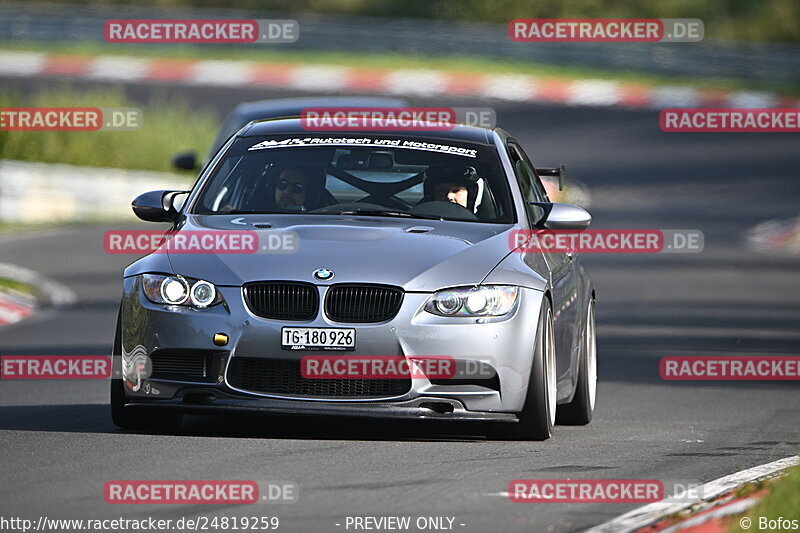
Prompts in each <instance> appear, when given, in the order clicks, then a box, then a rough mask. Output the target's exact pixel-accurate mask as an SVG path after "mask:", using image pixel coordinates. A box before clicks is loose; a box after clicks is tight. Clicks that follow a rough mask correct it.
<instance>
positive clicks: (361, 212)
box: [329, 209, 444, 220]
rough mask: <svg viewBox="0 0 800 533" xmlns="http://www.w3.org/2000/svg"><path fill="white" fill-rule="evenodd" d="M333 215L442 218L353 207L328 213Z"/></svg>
mask: <svg viewBox="0 0 800 533" xmlns="http://www.w3.org/2000/svg"><path fill="white" fill-rule="evenodd" d="M329 214H333V215H367V216H374V217H404V218H424V219H427V220H444V219H443V218H442V217H437V216H434V215H417V214H411V213H406V212H404V211H381V210H378V209H353V210H351V211H339V212H338V213H329Z"/></svg>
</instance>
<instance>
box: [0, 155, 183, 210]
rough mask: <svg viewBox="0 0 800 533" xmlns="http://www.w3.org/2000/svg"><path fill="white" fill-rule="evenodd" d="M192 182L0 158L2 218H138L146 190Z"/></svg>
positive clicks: (150, 174)
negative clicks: (136, 208)
mask: <svg viewBox="0 0 800 533" xmlns="http://www.w3.org/2000/svg"><path fill="white" fill-rule="evenodd" d="M191 186H192V180H190V179H186V178H181V177H180V176H176V175H174V174H169V173H166V172H150V171H143V170H122V169H118V168H91V167H76V166H72V165H57V164H49V163H31V162H28V161H7V160H5V161H4V160H0V222H26V223H40V222H62V221H64V222H75V221H102V220H122V219H131V220H133V219H135V216H134V214H133V211H132V210H131V201H133V199H134V198H135V197H137V196H138V195H140V194H141V193H143V192H147V191H151V190H159V189H188V188H190V187H191Z"/></svg>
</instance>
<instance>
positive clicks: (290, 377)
mask: <svg viewBox="0 0 800 533" xmlns="http://www.w3.org/2000/svg"><path fill="white" fill-rule="evenodd" d="M228 383H230V385H231V386H232V387H235V388H237V389H241V390H246V391H252V392H260V393H263V394H279V395H283V396H308V397H316V398H390V397H394V396H402V395H404V394H405V393H407V392H408V391H409V390H411V380H410V379H306V378H304V377H303V375H302V374H301V373H300V360H294V359H261V358H254V357H233V358H231V362H230V365H229V367H228Z"/></svg>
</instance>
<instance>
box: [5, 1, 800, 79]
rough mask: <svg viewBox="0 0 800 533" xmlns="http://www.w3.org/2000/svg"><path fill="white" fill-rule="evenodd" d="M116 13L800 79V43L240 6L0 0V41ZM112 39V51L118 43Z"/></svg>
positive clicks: (349, 48) (61, 36)
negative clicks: (513, 33) (537, 34)
mask: <svg viewBox="0 0 800 533" xmlns="http://www.w3.org/2000/svg"><path fill="white" fill-rule="evenodd" d="M112 18H114V19H124V18H253V19H269V18H275V19H286V18H294V19H296V20H298V21H299V23H300V39H299V41H297V42H296V43H291V44H271V45H267V44H250V45H234V44H230V45H224V46H250V47H252V46H273V47H275V46H276V47H290V49H292V50H312V51H313V50H330V51H346V52H353V53H362V52H365V51H370V52H391V53H401V54H402V53H408V54H423V55H433V56H452V55H467V56H485V57H493V58H505V59H513V60H518V61H531V62H538V63H546V64H554V65H569V66H584V67H594V68H608V69H614V70H629V71H639V72H648V73H652V74H661V75H680V76H686V77H697V78H706V79H708V78H714V77H720V78H733V79H744V80H752V79H758V80H760V81H770V82H781V83H800V46H798V45H794V44H766V43H765V44H757V43H752V44H747V43H731V42H723V41H713V40H705V41H702V42H699V43H661V44H659V43H515V42H512V41H511V40H510V39H509V38H508V35H507V30H506V26H505V25H498V24H479V23H465V22H452V21H443V20H420V19H408V18H377V17H356V16H340V15H328V14H324V15H322V14H319V15H312V14H288V13H276V12H268V11H263V12H262V11H258V12H254V11H245V10H237V9H200V8H163V7H155V6H151V7H138V6H106V5H103V6H98V5H80V4H41V3H34V2H30V3H19V2H10V3H0V41H14V42H21V41H22V42H24V41H30V42H46V41H51V42H52V41H102V40H103V36H102V35H103V32H102V28H103V22H105V21H106V20H108V19H112ZM108 46H109V51H110V52H112V53H113V50H114V45H112V44H109V45H108ZM201 46H203V47H206V49H208V47H212V46H214V45H209V44H204V45H201ZM287 49H288V48H287Z"/></svg>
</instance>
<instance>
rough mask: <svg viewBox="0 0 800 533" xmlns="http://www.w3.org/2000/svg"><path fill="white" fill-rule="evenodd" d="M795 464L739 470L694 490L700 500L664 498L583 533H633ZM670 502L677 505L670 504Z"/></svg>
mask: <svg viewBox="0 0 800 533" xmlns="http://www.w3.org/2000/svg"><path fill="white" fill-rule="evenodd" d="M797 464H800V457H798V456H796V455H795V456H793V457H786V458H785V459H779V460H778V461H773V462H771V463H767V464H764V465H759V466H754V467H753V468H748V469H747V470H742V471H740V472H736V473H735V474H731V475H729V476H724V477H721V478H719V479H716V480H714V481H710V482H708V483H706V484H705V485H702V486H701V487H698V488H697V489H695V490H693V492H694V493H696V494H702V495H703V497H702V498H698V499H696V500H690V499H688V498H687V497H686V495H685V494H681V495H680V496H678V495H675V496H673V497H672V498H667V499H664V500H661V501H660V502H655V503H650V504H647V505H644V506H642V507H639V508H638V509H634V510H633V511H630V512H627V513H625V514H623V515H621V516H618V517H617V518H615V519H613V520H611V521H610V522H606V523H605V524H600V525H599V526H595V527H593V528H591V529H588V530H586V533H625V532H627V531H636V530H638V529H640V528H643V527H645V526H647V525H650V524H652V523H654V522H657V521H658V520H659V519H660V518H662V517H663V516H666V515H671V514H674V513H677V512H678V511H682V510H684V509H688V508H689V507H692V506H693V505H697V504H698V503H701V502H703V501H710V500H713V499H715V498H717V497H719V496H721V495H722V494H725V493H726V492H729V491H731V490H733V489H735V488H736V487H738V486H739V485H743V484H745V483H752V482H753V481H758V480H759V479H763V478H765V477H767V476H769V475H772V474H775V473H777V472H780V471H782V470H785V469H787V468H789V467H791V466H795V465H797ZM673 498H675V499H676V500H677V501H673Z"/></svg>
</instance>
